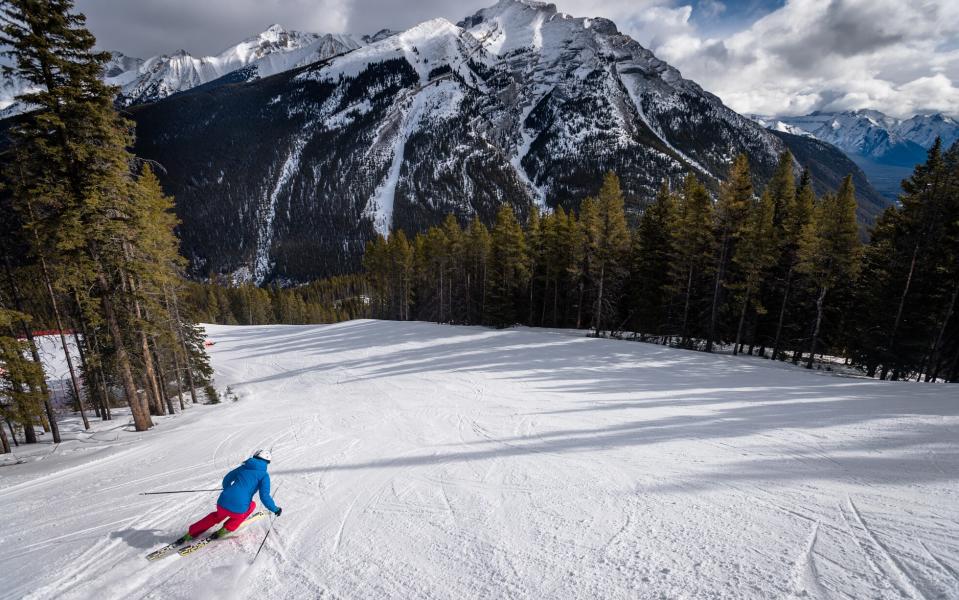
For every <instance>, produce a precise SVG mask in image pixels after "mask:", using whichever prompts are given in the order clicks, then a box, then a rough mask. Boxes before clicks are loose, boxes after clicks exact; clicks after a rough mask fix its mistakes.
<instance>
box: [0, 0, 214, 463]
mask: <svg viewBox="0 0 959 600" xmlns="http://www.w3.org/2000/svg"><path fill="white" fill-rule="evenodd" d="M72 9H73V4H72V2H71V1H70V0H45V1H43V2H35V1H31V0H8V1H6V2H4V3H3V6H2V7H0V44H2V45H3V46H5V47H6V52H5V54H6V56H7V57H8V59H9V61H10V63H11V64H10V66H9V67H7V70H8V72H11V73H12V74H14V75H16V76H18V77H20V78H21V79H23V80H25V81H27V82H28V83H30V84H31V85H32V86H33V87H34V88H35V89H36V90H37V91H34V92H30V93H27V94H23V95H22V96H21V97H20V100H22V101H24V102H25V103H27V104H28V105H29V106H31V107H32V109H33V110H31V111H30V112H29V113H27V114H25V115H23V116H21V117H18V118H17V119H16V120H15V121H14V122H13V124H12V125H10V127H9V129H8V130H7V131H6V132H5V133H6V136H7V138H8V140H7V142H8V143H7V144H6V145H5V147H4V151H3V156H2V194H0V214H3V221H2V231H0V240H2V242H0V243H2V247H0V251H2V254H3V265H2V268H3V270H4V273H3V285H0V413H2V417H3V418H4V420H5V421H6V423H7V425H8V429H9V430H10V431H11V432H14V428H13V425H14V424H16V425H17V427H18V428H19V429H20V430H21V431H22V436H23V438H24V439H25V441H27V442H32V441H35V440H36V436H37V431H36V428H37V427H42V428H43V429H48V430H50V432H51V433H52V437H53V440H54V441H57V442H59V441H60V433H59V428H58V426H57V420H56V414H55V411H54V407H53V406H52V403H51V391H50V390H49V389H48V387H47V383H46V381H45V377H44V375H43V369H42V365H41V363H40V355H39V353H38V347H37V340H35V339H34V337H33V335H32V330H33V329H34V328H36V326H37V325H43V326H45V327H48V328H52V329H55V330H56V331H58V332H59V333H58V334H57V335H58V337H59V342H60V344H61V345H62V347H63V348H68V347H69V346H70V345H71V342H72V344H74V345H75V347H76V353H77V355H76V356H75V357H74V356H73V355H72V354H71V353H70V352H65V353H64V360H65V362H66V364H67V366H68V370H69V373H70V384H71V386H70V387H71V389H70V394H71V396H72V400H73V402H74V403H75V406H76V408H77V409H78V410H79V413H80V416H81V418H82V420H83V424H84V427H86V428H89V415H88V412H89V411H90V410H91V409H92V411H93V412H94V413H95V414H96V415H97V416H98V417H100V418H102V419H110V418H111V417H112V409H113V408H114V407H115V402H114V396H119V397H120V399H122V401H123V402H125V403H126V404H127V405H128V406H129V407H130V411H131V413H132V418H133V425H134V427H135V429H136V430H137V431H144V430H146V429H149V428H150V427H151V426H152V425H153V421H152V416H155V415H163V414H168V413H173V412H174V411H175V410H176V409H177V407H178V408H179V409H180V410H182V409H184V408H185V407H186V406H187V403H188V402H192V403H196V402H199V401H200V397H199V393H200V392H198V390H200V391H202V388H203V386H204V385H206V384H207V383H208V382H209V380H210V376H211V369H210V366H209V362H208V358H207V356H206V353H205V351H204V346H203V332H202V330H200V329H199V328H198V327H197V326H196V325H195V324H194V322H195V321H194V319H193V315H192V314H191V311H190V310H189V309H188V307H187V306H185V304H184V303H183V302H182V301H181V296H182V294H183V292H184V289H185V287H184V285H185V284H184V282H183V277H182V274H183V269H184V259H183V258H182V257H181V256H180V255H179V254H178V246H179V244H178V241H177V238H176V236H175V234H174V228H175V226H176V225H177V220H176V217H175V216H174V214H173V210H172V209H173V199H172V198H170V197H169V196H166V195H165V194H164V193H163V190H162V189H161V187H160V184H159V181H158V179H157V177H156V176H155V175H154V173H153V170H152V167H151V165H150V164H147V163H145V162H144V161H141V160H138V159H137V158H136V157H135V156H133V155H132V154H131V153H130V151H129V150H128V148H130V147H131V146H132V141H133V127H132V124H131V122H130V121H128V120H126V119H125V118H123V117H122V116H121V115H119V114H118V113H117V111H116V110H115V108H114V104H113V98H114V93H115V90H114V89H113V88H110V87H108V86H107V85H105V84H104V83H103V82H102V81H101V79H100V75H101V74H102V72H103V69H104V65H105V64H106V63H107V61H108V60H109V58H110V55H109V54H108V53H105V52H98V51H96V50H95V49H94V45H95V39H94V37H93V35H92V34H91V33H90V32H89V31H87V29H86V28H85V27H84V17H83V16H82V15H79V14H75V13H74V12H73V10H72ZM68 338H69V339H68ZM75 359H78V360H75ZM184 396H188V397H189V400H185V399H184ZM0 442H2V447H3V450H4V451H9V443H10V440H8V439H7V436H6V433H5V432H4V430H3V428H0ZM13 442H14V443H16V436H15V435H14V439H13Z"/></svg>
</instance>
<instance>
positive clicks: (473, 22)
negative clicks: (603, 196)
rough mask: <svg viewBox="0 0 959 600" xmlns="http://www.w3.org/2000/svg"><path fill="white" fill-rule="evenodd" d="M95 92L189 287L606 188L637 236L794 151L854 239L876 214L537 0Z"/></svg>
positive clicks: (304, 273) (777, 138) (680, 83)
mask: <svg viewBox="0 0 959 600" xmlns="http://www.w3.org/2000/svg"><path fill="white" fill-rule="evenodd" d="M230 69H233V70H230ZM274 73H276V74H275V75H272V76H269V75H271V74H274ZM106 76H107V78H108V80H109V81H111V82H114V83H116V84H117V85H119V86H120V97H119V99H118V101H119V102H121V103H122V104H124V105H128V106H129V108H128V110H129V114H130V115H131V116H132V118H133V119H135V120H136V122H137V136H136V139H137V146H136V148H135V150H136V152H137V154H138V155H140V156H143V157H145V158H149V159H152V160H155V161H157V162H159V163H160V164H161V165H163V167H164V168H165V170H164V171H161V172H160V176H161V180H162V182H163V184H164V187H165V188H166V189H167V191H168V192H170V193H172V194H174V195H175V196H176V199H177V213H178V215H179V217H180V218H181V220H182V222H183V225H182V227H181V230H180V236H181V239H182V244H183V251H184V253H185V255H186V256H187V257H188V258H189V259H190V261H191V265H192V269H193V273H194V274H195V275H196V276H199V277H205V276H210V275H214V274H229V275H231V276H233V278H234V279H236V280H252V281H255V282H257V283H264V282H270V281H275V282H281V283H296V282H302V281H308V280H310V279H313V278H316V277H322V276H326V275H330V274H336V273H342V272H347V271H352V270H355V269H356V268H357V267H358V265H359V258H360V257H361V255H362V251H363V247H364V244H365V243H366V242H367V241H368V240H370V239H372V238H373V237H374V236H375V235H377V234H382V233H386V232H388V231H389V230H391V229H393V228H404V229H406V230H407V231H410V232H414V231H418V230H421V229H423V228H425V227H427V226H429V225H432V224H436V223H439V222H440V221H441V220H442V219H443V218H444V217H445V215H446V214H448V213H454V214H456V215H458V216H460V218H462V219H468V218H471V217H473V216H479V217H480V218H482V219H483V220H485V221H487V222H491V221H492V219H493V215H494V214H495V211H496V209H497V207H498V206H499V205H501V204H502V203H504V202H505V203H509V204H511V205H513V206H514V207H515V208H516V210H517V211H518V212H519V213H520V214H521V215H523V214H526V213H527V212H528V210H529V207H530V206H531V205H533V204H539V205H541V206H546V207H555V206H564V207H566V208H577V207H578V206H579V203H580V202H581V201H582V199H583V198H584V197H586V196H587V195H589V194H593V193H595V192H596V190H597V189H598V188H599V184H600V182H601V179H602V177H603V175H604V173H606V172H607V171H610V170H612V171H615V172H616V173H617V174H618V175H619V176H620V178H621V180H622V185H623V190H624V193H625V195H626V200H627V210H628V211H629V212H630V214H631V215H632V216H633V217H635V216H636V215H637V214H638V213H639V212H640V211H641V210H642V208H643V206H644V205H645V203H646V202H648V201H649V200H651V199H652V198H653V197H654V196H655V193H656V190H657V189H658V188H659V186H660V184H661V182H662V181H663V180H664V179H665V180H668V181H671V182H673V183H674V184H676V185H678V184H679V183H680V182H681V180H682V178H683V177H684V175H685V174H686V173H687V172H694V173H696V174H697V175H698V176H699V177H700V178H701V179H702V180H703V181H704V182H705V183H706V185H707V186H708V187H709V188H710V189H712V190H713V191H715V190H717V189H718V185H719V182H720V181H721V180H722V179H724V178H725V177H726V175H727V172H728V168H729V165H730V164H731V162H732V160H733V159H734V157H735V156H736V155H737V154H738V153H741V152H744V153H746V154H747V155H748V156H749V159H750V163H751V165H752V168H753V173H754V177H755V183H756V185H757V186H762V185H764V183H765V181H766V180H767V179H768V178H769V176H770V175H771V174H772V172H773V170H774V169H775V165H776V162H777V157H778V155H779V154H780V153H781V152H783V151H784V150H785V149H786V148H789V149H791V150H792V151H793V153H794V155H795V156H796V157H797V162H796V165H795V167H796V171H797V173H798V172H799V170H800V169H801V168H802V167H803V166H809V167H810V168H811V170H812V173H813V177H814V182H815V184H816V187H817V191H818V192H819V193H823V192H825V191H826V190H827V189H835V187H836V186H837V185H838V183H839V181H840V180H841V178H842V177H843V176H845V175H846V174H848V173H851V174H852V175H853V177H854V180H855V183H856V188H857V195H858V200H859V217H860V219H861V220H862V222H864V223H868V222H870V221H871V220H872V219H873V218H874V217H875V216H876V215H877V214H878V213H879V212H880V211H881V210H882V209H883V208H884V207H885V206H886V205H887V202H886V201H885V200H884V199H883V198H882V197H881V196H880V195H879V193H878V192H876V190H875V189H874V188H873V187H872V186H871V185H870V183H869V182H868V180H867V179H866V177H865V175H864V174H863V173H862V171H861V170H860V169H859V168H858V167H857V166H856V165H855V164H854V163H853V162H852V161H850V160H849V159H848V158H847V157H846V156H845V155H844V154H843V153H842V152H840V151H838V150H837V149H836V148H835V147H833V146H831V145H829V144H828V143H824V142H820V141H817V140H815V139H812V138H810V137H808V136H802V135H791V134H789V133H784V132H780V131H770V130H767V129H765V128H764V127H762V126H760V125H759V124H757V123H755V122H754V121H752V120H750V119H749V118H746V117H744V116H742V115H740V114H738V113H736V112H734V111H732V110H731V109H729V108H728V107H726V106H725V105H724V104H723V103H722V101H721V100H720V99H719V98H718V97H716V96H715V95H713V94H710V93H709V92H707V91H705V90H703V89H702V88H701V87H700V86H699V85H697V84H696V83H695V82H693V81H690V80H688V79H685V78H683V77H682V75H681V74H680V73H679V71H677V70H676V69H675V68H673V67H672V66H670V65H668V64H667V63H665V62H663V61H662V60H659V59H658V58H656V57H655V56H654V55H653V53H652V52H650V51H649V50H647V49H646V48H644V47H642V46H641V45H640V44H639V43H637V42H636V41H635V40H633V39H632V38H630V37H629V36H627V35H624V34H622V33H620V32H619V30H618V29H617V28H616V25H615V24H614V23H612V22H611V21H609V20H607V19H603V18H574V17H571V16H569V15H567V14H563V13H561V12H559V11H557V10H556V7H555V6H554V5H552V4H543V3H539V2H533V1H531V0H501V1H500V2H499V3H498V4H496V5H495V6H492V7H489V8H486V9H483V10H480V11H478V12H477V13H475V14H473V15H471V16H469V17H467V18H465V19H463V20H462V21H460V22H459V23H456V24H454V23H452V22H450V21H447V20H446V19H433V20H431V21H427V22H425V23H421V24H419V25H417V26H415V27H412V28H410V29H408V30H406V31H403V32H399V33H397V32H392V31H386V30H384V31H381V32H379V33H377V34H374V35H372V36H363V37H360V38H356V37H351V36H332V35H319V34H303V33H298V32H290V31H286V30H284V29H282V28H280V27H278V26H275V27H271V28H270V29H268V30H267V31H266V32H264V33H263V34H260V35H259V36H255V37H253V38H250V39H248V40H245V41H244V42H242V43H240V44H238V45H237V46H234V47H233V48H231V49H229V50H227V51H225V52H224V53H222V54H220V55H219V56H217V57H207V58H202V59H197V58H194V57H191V56H189V55H188V54H186V53H184V52H179V53H174V54H172V55H166V56H162V57H155V58H153V59H149V60H146V61H138V60H137V59H130V58H127V57H121V56H119V55H115V57H114V62H113V63H111V65H110V68H109V69H108V71H107V73H106Z"/></svg>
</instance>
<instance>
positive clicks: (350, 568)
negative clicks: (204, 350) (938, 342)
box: [0, 321, 959, 600]
mask: <svg viewBox="0 0 959 600" xmlns="http://www.w3.org/2000/svg"><path fill="white" fill-rule="evenodd" d="M207 331H208V335H209V337H210V339H211V340H213V341H215V342H216V345H215V346H213V347H212V348H211V354H212V358H213V363H214V366H215V368H216V381H217V386H218V387H219V388H220V389H221V390H222V389H224V388H225V386H227V385H229V386H231V388H232V390H233V391H234V393H235V394H236V396H237V397H238V400H237V401H235V402H233V401H226V402H225V403H223V404H221V405H217V406H198V407H195V408H191V409H188V410H187V411H186V412H185V413H183V414H182V415H177V416H176V417H167V418H160V419H158V420H157V423H158V424H157V426H156V427H155V428H154V429H153V430H151V431H149V432H145V433H139V434H138V433H134V432H132V431H130V430H129V429H130V428H129V427H127V426H126V422H127V417H126V416H125V415H124V414H121V415H120V417H119V418H117V419H115V420H114V421H112V422H99V421H94V423H95V428H96V429H95V430H94V431H92V432H81V431H80V430H78V428H77V427H76V425H75V423H74V425H73V429H72V431H71V430H70V429H71V423H70V422H69V421H68V422H66V423H64V425H63V427H64V436H65V440H64V442H63V443H61V444H60V445H59V446H58V447H53V446H52V445H50V444H39V445H37V447H34V448H30V449H28V450H26V451H25V453H23V454H21V455H19V459H21V460H22V461H23V462H22V463H21V464H9V462H5V463H3V464H4V466H2V467H0V502H2V505H3V507H4V511H5V514H4V518H3V519H2V520H0V565H2V571H0V597H2V598H31V599H43V598H57V599H70V598H97V599H108V598H118V599H119V598H123V599H127V598H144V599H146V598H163V599H172V598H183V599H186V598H230V599H234V598H256V599H274V598H276V599H279V598H297V599H305V598H364V599H379V598H451V599H452V598H529V599H540V598H557V599H568V598H584V599H586V598H589V599H592V598H640V599H645V598H728V599H744V598H757V599H767V598H869V599H902V598H912V599H915V600H920V599H928V600H932V599H934V598H959V485H957V484H959V435H957V434H959V394H957V393H956V387H955V386H949V385H932V384H927V385H916V384H914V383H893V382H881V381H876V380H868V379H856V378H852V377H840V376H837V375H835V374H831V373H826V372H809V371H805V370H803V369H798V368H795V367H793V366H792V365H788V364H780V363H771V362H769V361H766V360H762V359H759V358H754V357H732V356H727V355H709V354H703V353H695V352H688V351H682V350H674V349H669V348H665V347H662V346H657V345H652V344H644V343H631V342H625V341H614V340H598V339H592V338H587V337H585V336H584V335H583V333H582V332H575V331H554V330H529V329H508V330H491V329H485V328H479V327H453V326H446V325H434V324H425V323H401V322H379V321H352V322H346V323H340V324H337V325H329V326H302V327H294V326H262V327H224V326H208V328H207ZM118 412H121V411H118ZM260 447H265V448H271V449H272V454H273V462H272V464H271V465H270V475H271V477H272V479H273V486H274V489H275V490H276V496H277V498H276V500H277V503H278V504H281V505H282V506H283V514H282V516H280V517H278V518H270V519H267V518H264V519H260V520H259V521H257V522H253V523H250V524H249V526H247V527H242V528H240V529H239V530H238V531H237V532H236V533H235V534H233V535H232V536H230V537H228V538H226V539H223V540H217V541H216V542H215V543H212V544H210V545H209V546H207V547H206V548H204V549H203V551H202V552H196V553H194V554H192V555H189V556H185V557H181V556H179V555H178V554H177V553H176V552H173V553H172V554H171V555H170V556H166V557H164V558H163V559H161V560H158V561H154V562H149V561H147V560H146V558H145V557H146V555H147V554H148V553H150V552H151V551H153V550H156V549H158V548H160V547H162V546H163V545H164V544H167V543H169V542H170V541H172V540H174V539H176V538H177V537H179V536H181V535H182V534H183V533H184V532H185V531H186V527H187V526H188V525H189V524H190V523H191V522H193V521H194V520H196V519H198V518H200V517H202V516H203V515H205V514H206V513H207V512H209V511H210V510H212V508H213V505H214V502H215V500H216V494H217V493H216V492H203V493H196V494H171V495H141V493H143V492H155V491H164V490H185V489H204V488H216V487H219V484H220V480H221V478H222V477H223V475H224V474H225V473H226V472H227V471H228V470H229V469H231V468H233V467H235V466H236V465H238V464H239V463H240V462H241V461H243V460H244V459H246V458H248V457H249V456H250V454H251V453H252V452H253V451H254V450H256V449H257V448H260ZM19 450H24V449H23V448H20V449H19ZM255 500H256V501H257V503H258V505H259V499H258V498H255ZM271 522H272V523H273V530H272V533H271V534H270V537H269V538H268V539H266V542H265V543H264V545H263V550H262V552H261V554H260V556H259V557H258V558H257V560H256V561H253V562H251V561H252V558H253V556H254V554H255V553H256V551H257V548H258V546H259V545H260V544H261V542H263V539H264V536H265V535H266V531H267V528H268V526H269V524H270V523H271Z"/></svg>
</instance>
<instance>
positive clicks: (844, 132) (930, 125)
mask: <svg viewBox="0 0 959 600" xmlns="http://www.w3.org/2000/svg"><path fill="white" fill-rule="evenodd" d="M751 117H752V118H753V119H754V120H755V121H756V122H758V123H759V124H761V125H763V126H765V127H768V128H770V129H773V130H775V131H784V132H787V133H791V134H794V135H804V136H811V137H814V138H816V139H818V140H822V141H824V142H828V143H830V144H833V145H834V146H836V147H837V148H839V149H840V150H842V151H843V152H845V153H846V154H847V155H848V156H849V157H850V158H852V159H853V160H854V161H856V163H857V164H858V165H859V166H860V167H862V169H863V170H864V171H865V172H866V175H867V176H868V177H869V178H870V180H871V181H872V183H873V185H875V186H876V189H878V190H879V191H880V192H881V193H882V194H883V195H884V196H886V197H887V198H889V199H890V200H892V201H894V200H895V199H896V198H897V197H898V195H899V191H900V187H899V182H900V181H901V180H902V179H903V178H904V177H907V176H908V175H909V173H911V172H912V168H913V167H914V166H915V165H917V164H919V163H922V162H924V161H925V160H926V154H927V151H928V150H929V148H931V147H932V144H933V142H935V140H936V138H937V137H939V138H941V139H942V143H943V146H944V147H946V148H948V147H949V146H951V145H952V144H953V143H955V142H956V140H957V139H959V122H957V121H956V120H955V119H953V118H951V117H948V116H946V115H943V114H941V113H938V114H931V115H916V116H914V117H911V118H908V119H897V118H894V117H890V116H888V115H885V114H883V113H881V112H879V111H876V110H853V111H844V112H814V113H812V114H809V115H805V116H801V117H768V116H762V115H751Z"/></svg>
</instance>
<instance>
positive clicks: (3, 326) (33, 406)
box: [0, 308, 44, 452]
mask: <svg viewBox="0 0 959 600" xmlns="http://www.w3.org/2000/svg"><path fill="white" fill-rule="evenodd" d="M27 319H29V315H26V314H24V313H19V312H16V311H13V310H9V309H4V308H0V416H2V417H3V418H4V419H5V420H8V422H9V421H13V422H16V423H18V424H19V425H20V427H21V428H22V429H23V433H24V438H25V440H26V442H27V443H36V441H37V434H36V430H35V423H36V421H37V420H38V419H42V418H43V402H44V398H43V394H42V391H41V390H42V387H43V386H42V385H41V382H42V381H43V379H44V376H43V367H42V365H41V364H40V363H38V362H34V361H32V360H29V359H28V358H27V357H26V354H27V352H28V351H29V348H28V347H27V344H26V343H25V342H22V341H20V340H18V339H17V337H16V335H15V327H16V325H17V322H18V321H23V320H27ZM4 446H5V447H6V448H5V451H6V452H9V451H10V449H9V446H8V445H7V444H4Z"/></svg>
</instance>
